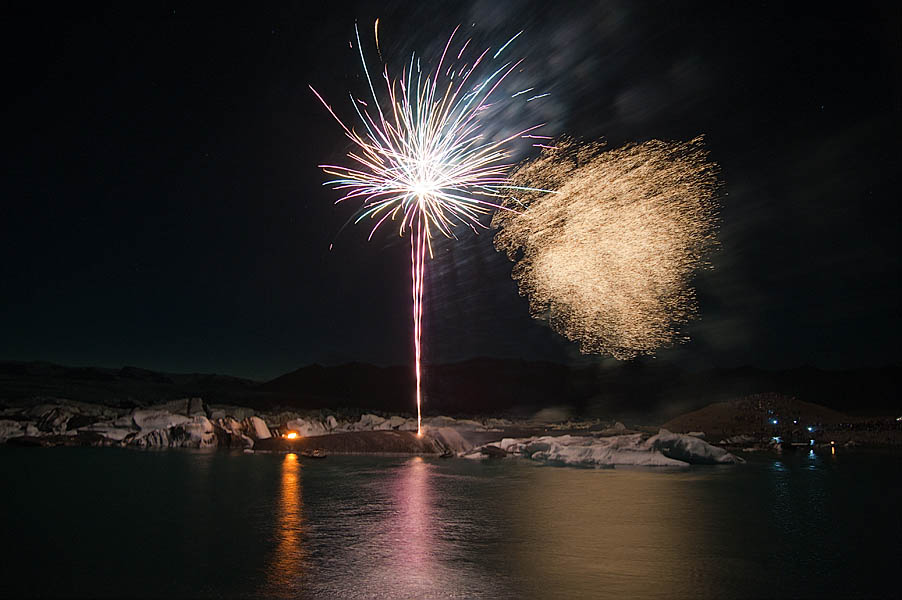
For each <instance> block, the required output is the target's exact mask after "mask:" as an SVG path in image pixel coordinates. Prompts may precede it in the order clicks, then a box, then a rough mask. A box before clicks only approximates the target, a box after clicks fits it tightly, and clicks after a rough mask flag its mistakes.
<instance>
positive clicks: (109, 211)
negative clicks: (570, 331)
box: [0, 0, 902, 378]
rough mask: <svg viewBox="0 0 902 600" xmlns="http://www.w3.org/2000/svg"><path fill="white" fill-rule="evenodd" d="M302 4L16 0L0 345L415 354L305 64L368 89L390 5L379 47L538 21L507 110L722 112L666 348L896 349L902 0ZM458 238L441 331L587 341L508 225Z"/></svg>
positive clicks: (582, 123)
mask: <svg viewBox="0 0 902 600" xmlns="http://www.w3.org/2000/svg"><path fill="white" fill-rule="evenodd" d="M310 4H314V3H290V4H289V3H281V2H280V3H273V4H272V5H271V6H269V7H268V8H267V7H260V6H259V5H258V4H254V5H251V4H248V5H247V6H246V7H245V8H244V9H241V10H234V11H226V10H224V9H222V8H212V9H211V8H200V7H197V6H195V5H193V4H190V5H182V4H180V3H115V4H112V5H109V6H106V5H99V6H95V8H84V7H81V6H79V7H77V8H69V9H65V10H64V12H56V9H55V8H52V7H51V5H44V6H37V7H35V6H32V5H27V6H30V8H21V7H20V8H15V7H13V8H9V9H7V11H6V12H7V14H6V16H5V18H4V20H3V21H4V22H3V25H2V28H3V31H2V34H3V35H2V38H3V42H2V43H3V46H4V47H3V61H4V77H3V78H4V80H5V85H4V86H3V87H4V88H5V89H6V92H5V93H4V94H3V105H4V106H3V114H4V124H3V132H4V135H3V138H4V144H3V154H4V156H3V171H2V172H3V180H2V181H3V183H2V208H0V248H2V261H0V286H2V288H0V359H13V360H32V359H39V360H49V361H54V362H60V363H64V364H80V365H104V366H121V365H125V364H130V365H138V366H143V367H147V368H152V369H160V370H168V371H209V372H218V373H229V374H234V375H243V376H249V377H255V378H269V377H273V376H275V375H278V374H280V373H283V372H285V371H288V370H291V369H294V368H297V367H298V366H301V365H304V364H308V363H311V362H321V363H323V362H324V363H335V362H344V361H350V360H360V361H368V362H375V363H380V364H400V363H407V362H409V361H410V355H411V342H410V335H411V329H412V326H411V324H410V316H409V312H410V309H409V303H410V299H409V290H410V283H409V274H408V268H409V265H408V262H409V249H408V246H407V245H406V240H398V239H397V237H396V236H395V237H393V236H392V235H391V234H388V235H384V236H377V238H376V239H375V240H374V241H373V242H370V243H367V242H366V233H367V231H366V230H364V229H362V228H355V227H349V228H346V229H344V230H341V228H342V225H343V224H344V223H345V221H346V220H347V219H348V218H349V217H350V216H351V215H352V214H353V212H354V207H352V206H344V205H339V206H338V207H335V206H333V202H334V200H335V199H337V197H338V195H337V194H336V192H334V191H332V190H329V189H326V188H323V187H322V185H321V184H322V182H323V181H324V176H323V175H322V174H321V173H320V171H319V170H318V169H317V167H316V165H317V163H319V162H323V161H336V160H341V157H342V155H343V153H344V152H346V151H347V150H348V146H347V143H346V140H345V139H344V138H343V137H342V134H341V131H340V130H339V128H338V127H337V125H335V123H334V122H332V121H331V120H330V117H329V116H328V114H327V113H326V112H325V110H324V109H323V107H322V106H321V105H319V104H318V102H317V101H316V99H315V98H314V97H313V95H312V94H311V93H310V91H309V90H308V88H307V85H308V83H309V84H313V85H314V86H315V87H317V89H318V90H320V91H321V92H322V93H324V95H325V96H326V97H327V98H328V99H329V100H330V102H331V103H332V104H333V106H335V107H336V109H338V110H339V112H341V113H342V115H343V116H346V117H347V118H348V119H350V118H351V116H352V114H351V107H350V105H349V103H348V101H347V92H348V91H349V90H350V91H354V92H356V93H363V90H362V88H361V86H362V84H363V82H362V81H361V79H360V67H359V62H358V60H357V57H356V55H355V52H356V50H351V49H349V48H348V41H349V40H350V39H351V37H352V36H353V27H354V22H355V20H356V21H358V22H359V23H360V27H361V30H362V36H363V37H364V38H365V42H364V46H365V47H366V48H367V51H368V52H369V53H370V58H371V59H372V60H373V61H374V62H375V61H376V60H377V57H376V56H375V54H374V46H373V45H372V23H373V20H374V19H375V18H376V17H377V16H378V17H380V42H381V46H382V51H383V54H384V55H385V57H386V60H388V61H389V63H390V65H397V64H399V63H400V62H401V61H403V60H406V58H407V57H408V56H409V55H410V52H412V51H414V50H417V51H418V52H420V53H422V54H423V55H425V56H428V55H430V54H431V53H433V52H435V51H436V46H437V45H439V44H441V43H443V42H444V41H445V40H446V39H447V36H448V35H449V34H450V32H451V30H452V29H453V28H454V27H455V26H456V25H457V24H459V23H460V24H462V26H463V27H464V29H465V30H468V31H470V32H472V33H473V35H474V36H475V39H476V40H477V41H479V42H480V43H482V44H483V45H494V46H495V47H497V46H498V45H500V44H501V43H503V42H504V41H505V40H507V39H508V38H509V37H510V36H511V35H513V34H514V33H516V32H517V31H519V30H520V29H524V30H525V32H524V34H523V35H522V36H521V38H520V39H518V41H517V44H516V45H515V46H514V47H512V48H511V52H512V54H515V55H517V56H523V57H525V59H526V71H525V73H526V74H524V75H523V77H527V78H531V79H529V81H531V82H534V83H535V84H536V85H538V86H540V87H541V88H542V89H544V90H545V91H548V92H550V93H551V96H549V98H548V101H547V102H545V103H544V104H542V105H541V106H539V107H538V108H536V111H537V113H536V114H529V115H507V116H508V117H510V119H511V121H516V120H518V119H521V118H525V119H536V118H538V119H542V120H545V121H547V122H548V126H547V129H546V131H548V132H550V133H552V134H553V135H558V134H563V133H567V134H570V135H576V136H579V137H582V138H584V139H598V138H602V137H604V138H606V139H607V141H608V143H609V144H610V145H612V146H617V145H620V144H623V143H626V142H630V141H642V140H647V139H650V138H661V139H674V140H675V139H689V138H692V137H694V136H696V135H699V134H704V135H705V137H706V143H707V145H708V147H709V149H710V151H711V157H712V158H713V159H714V160H715V161H717V162H718V163H719V164H720V166H721V176H722V179H723V182H724V188H723V197H722V211H721V217H722V224H721V230H720V239H721V242H722V247H721V249H720V251H719V252H718V254H717V255H716V256H715V257H714V266H715V268H714V270H713V271H711V272H706V273H704V274H702V275H701V276H700V277H699V278H698V281H697V287H698V292H699V298H700V304H701V315H702V318H701V319H700V320H699V321H697V322H696V323H694V324H693V325H692V326H691V327H690V329H689V332H690V334H691V335H692V337H693V340H692V341H691V342H690V343H689V344H687V345H684V346H680V347H678V348H675V349H672V350H665V351H663V352H661V354H660V355H659V360H663V361H674V362H675V363H676V364H679V365H684V366H687V367H692V368H699V367H706V366H723V367H728V366H738V365H743V364H752V365H756V366H763V367H793V366H798V365H803V364H811V365H816V366H821V367H828V368H837V367H855V366H861V365H880V364H885V363H889V362H898V361H900V358H902V356H900V354H902V353H900V349H899V345H898V343H897V338H898V337H899V334H900V309H899V307H900V302H899V294H900V291H902V285H900V252H899V250H900V248H899V242H898V241H897V240H898V233H899V229H900V227H899V220H898V215H899V209H898V203H899V191H898V190H899V189H900V183H902V182H900V173H902V168H900V164H899V163H900V152H899V140H900V133H902V127H900V115H902V68H900V67H902V33H900V13H899V9H898V7H890V3H886V4H885V5H884V3H876V4H871V3H869V2H856V3H854V5H847V6H846V7H845V8H844V9H842V10H839V9H832V8H830V7H829V3H819V4H812V5H810V6H808V7H801V6H796V5H795V4H794V3H793V4H792V5H789V6H787V5H784V3H782V2H773V3H768V2H755V3H735V4H734V3H722V2H712V3H664V2H656V3H647V2H633V1H629V0H624V1H622V2H592V3H567V2H560V3H558V2H545V1H541V2H519V3H515V2H495V1H492V0H487V1H485V2H462V3H455V4H454V5H453V7H450V6H448V5H450V4H451V3H440V2H410V3H400V2H391V3H387V4H385V5H376V4H360V5H355V4H348V3H346V2H340V1H335V2H325V3H316V4H322V5H323V6H322V7H320V8H315V9H313V8H310V7H309V6H305V5H310ZM728 4H729V6H728ZM537 106H538V103H537ZM499 122H500V121H499ZM499 126H500V125H499ZM504 126H507V125H506V123H505V124H504ZM340 230H341V231H340ZM462 237H463V239H462V240H461V242H459V243H456V244H454V245H449V244H442V247H441V248H440V250H439V252H438V255H437V257H436V258H435V260H434V261H433V262H432V263H431V264H430V267H429V268H430V269H431V277H430V279H429V280H428V281H427V288H428V291H427V300H426V302H427V312H426V334H425V335H426V338H425V352H426V359H427V360H429V361H433V362H443V361H450V360H456V359H462V358H467V357H472V356H480V355H489V356H505V357H523V358H544V359H552V360H559V361H579V360H587V359H581V358H580V357H579V356H578V353H577V352H576V349H575V347H574V345H573V344H570V343H568V342H566V341H565V340H563V339H561V338H560V337H558V336H557V335H556V334H554V333H553V332H551V331H550V330H549V329H548V328H547V327H545V326H544V325H543V324H542V323H540V322H536V321H533V320H532V319H530V318H529V316H528V314H527V307H526V302H525V300H524V299H522V298H520V297H519V296H518V295H517V290H516V286H515V284H514V283H513V281H511V279H510V267H511V264H510V263H509V262H508V261H507V259H506V258H504V257H503V256H501V255H499V254H497V253H495V252H494V250H493V249H492V247H491V234H490V233H486V234H483V235H481V236H479V237H475V238H474V237H473V236H472V235H463V236H462ZM330 244H334V249H332V250H331V251H330V249H329V246H330ZM588 360H601V359H597V358H595V359H588Z"/></svg>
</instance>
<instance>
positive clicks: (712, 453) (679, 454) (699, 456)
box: [645, 429, 745, 465]
mask: <svg viewBox="0 0 902 600" xmlns="http://www.w3.org/2000/svg"><path fill="white" fill-rule="evenodd" d="M645 445H646V446H648V447H650V448H653V449H655V450H659V451H661V452H662V453H663V454H665V455H667V456H669V457H670V458H675V459H676V460H681V461H684V462H687V463H690V464H694V465H718V464H720V465H722V464H735V463H741V462H745V461H744V460H742V459H741V458H739V457H738V456H735V455H733V454H730V453H729V452H727V451H726V450H724V449H723V448H718V447H717V446H712V445H711V444H709V443H708V442H706V441H705V440H703V439H701V438H698V437H695V436H693V435H683V434H680V433H671V432H670V431H667V430H666V429H661V430H660V431H658V434H657V435H653V436H652V437H650V438H648V440H646V441H645Z"/></svg>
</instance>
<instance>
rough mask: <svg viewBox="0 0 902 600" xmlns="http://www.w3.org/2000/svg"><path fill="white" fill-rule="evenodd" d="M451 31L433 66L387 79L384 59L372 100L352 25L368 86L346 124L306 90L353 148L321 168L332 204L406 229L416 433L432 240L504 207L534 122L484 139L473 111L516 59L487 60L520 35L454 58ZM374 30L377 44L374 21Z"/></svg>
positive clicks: (416, 63)
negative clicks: (514, 162) (350, 204)
mask: <svg viewBox="0 0 902 600" xmlns="http://www.w3.org/2000/svg"><path fill="white" fill-rule="evenodd" d="M457 31H458V30H457V29H455V30H454V32H453V33H452V34H451V36H450V37H449V38H448V42H447V43H446V44H445V47H444V51H443V52H442V54H441V57H440V58H439V60H438V61H437V63H436V66H435V67H434V68H432V69H429V70H423V69H421V63H420V60H419V59H418V58H417V57H416V56H415V55H413V56H411V58H410V62H409V63H408V64H407V65H406V66H405V67H404V68H403V69H402V71H401V75H400V77H399V78H397V79H392V77H391V76H390V75H389V71H388V66H387V65H383V68H382V72H381V78H382V80H383V83H384V89H383V92H382V95H381V96H380V94H377V93H376V86H374V85H373V78H372V77H371V76H370V71H369V69H368V67H367V61H366V58H365V57H364V54H363V49H362V47H361V43H360V33H359V31H358V30H357V28H356V26H355V34H356V37H357V48H358V50H359V52H360V61H361V64H362V66H363V71H364V74H365V75H366V81H367V83H368V86H369V95H368V97H367V99H366V100H364V99H362V98H356V97H354V96H353V95H352V96H351V104H352V105H353V107H354V111H355V112H356V115H357V118H358V122H359V124H358V125H357V126H350V127H349V126H348V125H346V124H345V123H344V122H343V121H342V120H341V119H340V118H339V117H338V115H337V114H336V113H335V111H334V110H333V109H332V107H331V106H330V105H329V104H328V103H326V101H325V100H324V99H323V97H322V96H321V95H320V94H319V93H318V92H317V91H316V90H315V89H314V88H313V87H312V86H311V88H310V89H311V90H312V91H313V93H314V94H316V97H317V98H319V100H320V102H322V103H323V105H324V106H325V107H326V109H327V110H328V111H329V113H330V114H331V115H332V116H333V117H334V118H335V120H336V121H337V122H338V124H339V125H340V126H341V128H342V130H343V131H344V133H345V135H346V136H347V137H348V139H350V140H351V142H352V144H353V147H352V150H351V151H350V152H349V153H348V155H347V156H348V158H349V159H350V160H351V163H350V166H343V165H320V167H321V168H322V169H323V171H325V172H326V173H327V174H329V175H331V176H333V177H335V179H332V180H330V181H327V182H326V185H329V186H332V187H333V188H335V189H337V190H341V191H342V192H343V193H344V195H343V196H342V197H341V198H340V199H339V200H338V201H337V202H336V203H338V202H344V201H349V200H350V201H356V202H359V203H360V209H359V212H358V215H357V217H356V220H355V223H360V222H362V221H364V220H369V221H371V222H372V223H373V225H372V228H371V230H370V234H369V238H370V239H372V237H373V235H374V234H375V232H376V231H377V230H378V229H379V228H380V227H382V226H384V225H385V224H386V223H391V224H392V226H393V227H395V228H396V229H397V231H398V234H399V235H402V236H403V235H404V234H405V232H409V233H410V257H411V284H412V297H413V323H414V352H415V361H416V404H417V432H418V433H421V431H422V430H421V403H422V392H421V374H420V373H421V358H422V354H421V345H420V339H421V336H422V332H423V287H424V281H425V275H426V255H427V253H428V254H429V255H430V256H431V254H432V238H433V236H434V235H436V234H441V235H444V236H447V237H452V238H456V234H455V231H454V230H455V227H457V226H460V225H464V226H467V227H469V228H470V229H472V230H473V231H474V232H475V231H478V229H485V228H486V225H484V224H483V223H482V222H481V220H480V219H481V218H483V217H484V216H485V215H487V214H489V213H491V212H493V210H494V209H497V208H503V209H504V210H510V209H509V208H504V207H502V206H501V203H502V202H503V200H504V198H505V197H506V195H507V194H508V193H509V192H510V190H511V188H512V185H511V183H510V181H509V179H508V176H507V174H508V172H509V170H510V166H511V165H510V164H508V162H507V161H508V160H509V158H510V156H511V152H510V146H511V144H512V143H513V142H514V141H515V140H518V139H519V138H521V137H536V136H534V135H531V134H530V132H532V131H534V130H536V129H538V128H539V127H541V126H542V125H535V126H533V127H529V128H526V129H523V130H521V131H519V132H518V133H516V134H514V135H511V136H509V137H506V138H504V139H500V140H492V139H487V136H485V135H483V122H482V120H481V117H483V116H484V115H485V111H486V110H488V108H489V107H490V106H492V97H493V94H495V92H496V91H497V90H498V88H499V86H500V85H501V83H502V82H503V81H504V80H505V79H506V78H507V77H508V76H509V75H510V74H511V73H512V72H513V71H514V70H515V69H517V68H519V66H520V64H521V62H522V61H507V62H503V64H501V65H500V66H495V65H493V66H489V65H491V64H492V63H493V61H495V60H496V59H498V57H499V56H500V55H501V54H502V53H503V52H504V50H505V49H506V48H507V46H508V45H509V44H510V43H511V42H513V40H515V39H516V38H517V37H518V36H519V35H520V34H519V33H518V34H517V35H515V36H514V37H513V38H511V39H510V40H508V42H507V43H506V44H504V45H503V46H501V47H500V48H499V49H498V50H497V51H496V52H494V54H490V52H491V48H487V49H485V50H484V51H482V53H481V54H478V55H476V57H475V58H474V59H473V60H472V61H469V60H466V59H464V58H463V57H464V54H465V51H466V50H467V47H468V46H469V44H470V40H469V39H467V40H465V41H463V42H462V43H460V44H457V45H455V36H456V34H457ZM521 33H522V32H521ZM375 36H376V40H377V44H378V20H377V22H376V25H375ZM377 48H378V46H377ZM455 50H456V53H455ZM379 54H380V56H381V51H380V52H379ZM481 73H485V75H480V74H481ZM380 87H381V86H380ZM519 95H520V94H519V93H518V94H514V95H513V96H512V98H517V97H518V96H519ZM532 99H533V98H532V97H530V98H529V100H532ZM539 137H540V136H539Z"/></svg>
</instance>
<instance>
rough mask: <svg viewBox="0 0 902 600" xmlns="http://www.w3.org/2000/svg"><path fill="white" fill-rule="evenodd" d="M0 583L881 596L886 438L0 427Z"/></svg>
mask: <svg viewBox="0 0 902 600" xmlns="http://www.w3.org/2000/svg"><path fill="white" fill-rule="evenodd" d="M0 464H2V471H3V480H4V481H3V490H2V493H0V496H2V500H0V509H2V517H0V519H2V531H3V547H4V555H5V557H4V560H3V561H2V566H0V574H2V577H0V595H2V596H4V597H22V596H44V597H47V596H69V597H87V596H90V597H100V596H113V597H121V596H130V597H160V596H168V597H250V596H255V597H260V596H264V597H265V596H271V597H289V598H695V597H702V598H714V597H716V598H761V597H780V598H782V597H786V598H790V597H792V598H796V597H812V598H814V597H821V598H823V597H873V596H898V595H899V594H900V593H902V591H900V577H902V574H900V571H899V564H902V552H900V547H902V543H900V539H902V517H900V508H902V502H900V500H902V484H900V482H902V456H899V455H898V454H880V453H864V452H845V451H838V452H837V454H835V455H834V454H826V455H813V454H812V455H809V454H806V453H804V452H803V453H799V454H796V455H794V456H791V457H787V458H777V457H773V456H770V457H768V456H753V457H751V459H750V460H749V462H748V463H747V464H745V465H741V466H717V467H714V466H711V467H701V466H699V467H692V468H687V469H609V470H595V469H578V468H561V467H549V466H542V465H538V464H533V463H529V462H525V461H522V460H500V461H485V462H479V461H468V460H464V459H448V460H441V459H432V458H429V459H426V458H420V457H413V458H411V457H364V456H331V457H329V458H328V459H326V460H311V459H306V458H303V457H298V456H296V455H293V454H289V455H278V454H235V453H227V452H222V451H220V452H203V451H173V450H170V451H157V452H149V451H132V450H120V449H110V448H105V449H99V448H98V449H95V448H48V449H43V448H0Z"/></svg>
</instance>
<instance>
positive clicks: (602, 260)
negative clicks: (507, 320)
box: [492, 138, 717, 359]
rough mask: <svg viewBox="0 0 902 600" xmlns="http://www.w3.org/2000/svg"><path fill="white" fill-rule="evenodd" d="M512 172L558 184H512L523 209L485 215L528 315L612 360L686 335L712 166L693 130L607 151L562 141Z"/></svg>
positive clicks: (710, 204) (707, 220) (711, 239)
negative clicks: (673, 138) (682, 139)
mask: <svg viewBox="0 0 902 600" xmlns="http://www.w3.org/2000/svg"><path fill="white" fill-rule="evenodd" d="M511 180H512V183H513V184H514V185H517V186H520V187H521V188H544V189H549V190H555V191H556V193H555V194H540V193H535V192H521V193H518V194H517V195H518V199H517V200H516V201H514V200H511V201H509V203H510V204H511V205H512V206H517V207H518V208H520V209H521V212H519V213H513V212H510V211H500V212H497V213H496V214H495V216H494V218H493V220H492V226H493V227H496V228H499V231H498V233H497V234H496V236H495V239H494V243H495V247H496V248H497V249H498V250H500V251H504V252H506V253H507V255H508V257H509V258H510V259H511V260H512V261H514V262H515V266H514V269H513V273H512V276H513V278H514V279H515V280H517V282H518V285H519V288H520V293H521V295H524V296H527V297H528V298H529V304H530V312H531V313H532V315H533V316H534V317H536V318H540V319H547V320H548V321H549V323H550V325H551V327H552V328H553V329H554V330H555V331H557V332H558V333H560V334H562V335H564V336H565V337H567V338H568V339H570V340H573V341H576V342H578V343H579V345H580V350H581V351H582V352H583V353H587V354H588V353H605V354H610V355H611V356H613V357H615V358H618V359H628V358H633V357H635V356H638V355H642V354H653V353H654V352H655V350H656V349H658V348H660V347H662V346H666V345H669V344H672V343H674V342H679V341H685V340H686V339H687V338H686V336H685V335H684V334H682V333H681V332H680V325H681V324H684V323H686V322H687V321H689V320H690V319H691V318H693V317H694V316H695V314H696V312H697V306H696V298H695V292H694V290H693V289H692V287H691V277H692V275H693V274H694V273H695V272H696V271H697V270H698V269H699V268H702V267H705V266H707V262H706V259H705V256H706V254H707V253H708V252H709V251H710V250H711V249H712V248H713V247H714V246H715V245H716V239H715V228H716V215H717V205H716V202H715V199H714V195H715V192H716V189H717V180H716V167H715V165H714V164H712V163H710V162H708V160H707V153H706V152H705V150H704V148H703V146H702V140H701V138H696V139H694V140H692V141H690V142H687V143H668V142H661V141H656V140H653V141H650V142H646V143H643V144H633V145H628V146H625V147H623V148H619V149H616V150H609V151H605V150H604V148H603V147H602V146H601V145H599V144H584V145H578V144H575V143H573V142H568V141H564V142H562V143H559V144H558V145H557V147H556V148H549V149H547V150H544V151H543V153H542V155H541V156H540V157H539V158H537V159H535V160H533V161H531V162H528V163H525V164H523V165H522V166H520V167H519V168H518V169H517V171H516V172H515V173H513V175H512V176H511Z"/></svg>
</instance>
